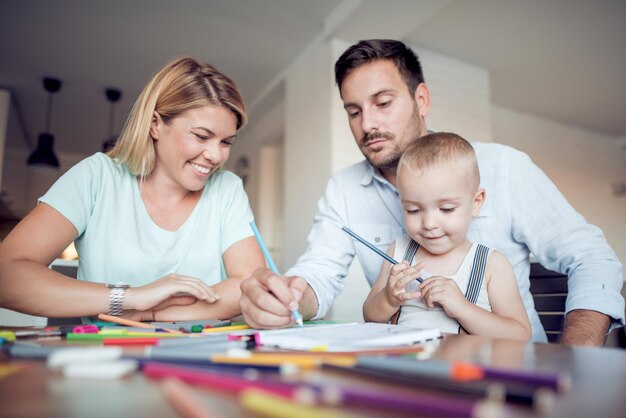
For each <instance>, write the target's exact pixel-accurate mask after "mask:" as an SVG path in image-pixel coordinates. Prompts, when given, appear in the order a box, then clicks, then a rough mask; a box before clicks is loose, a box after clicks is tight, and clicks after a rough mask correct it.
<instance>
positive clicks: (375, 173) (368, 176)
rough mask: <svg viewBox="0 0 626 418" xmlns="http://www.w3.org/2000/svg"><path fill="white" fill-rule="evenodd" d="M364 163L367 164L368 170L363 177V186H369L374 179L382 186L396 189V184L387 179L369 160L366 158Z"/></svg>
mask: <svg viewBox="0 0 626 418" xmlns="http://www.w3.org/2000/svg"><path fill="white" fill-rule="evenodd" d="M363 163H364V164H365V167H366V170H365V173H363V176H362V177H361V186H363V187H366V186H369V185H370V184H372V183H373V182H374V180H376V181H377V182H378V183H380V184H381V185H382V186H387V187H390V188H391V190H393V191H396V188H395V186H394V185H393V184H391V183H389V181H387V179H386V178H385V177H384V176H383V175H382V174H381V172H380V170H379V169H377V168H374V167H373V166H372V165H371V164H370V163H369V162H368V161H367V160H364V161H363Z"/></svg>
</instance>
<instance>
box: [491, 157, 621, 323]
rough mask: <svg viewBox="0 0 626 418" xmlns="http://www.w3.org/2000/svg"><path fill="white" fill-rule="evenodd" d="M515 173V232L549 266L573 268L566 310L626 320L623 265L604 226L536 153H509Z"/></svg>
mask: <svg viewBox="0 0 626 418" xmlns="http://www.w3.org/2000/svg"><path fill="white" fill-rule="evenodd" d="M504 156H505V158H506V161H505V162H503V164H505V167H507V170H505V172H506V173H507V175H508V176H509V179H508V180H509V186H510V199H511V205H510V207H511V211H512V219H513V237H514V239H515V240H516V241H518V242H524V243H526V245H527V246H528V248H529V249H530V251H531V252H532V253H533V254H534V255H535V256H536V257H537V259H538V260H539V262H540V263H541V264H542V265H544V266H545V267H546V268H548V269H550V270H554V271H558V272H561V273H563V274H567V276H568V296H567V302H566V311H567V312H569V311H572V310H575V309H585V310H593V311H597V312H601V313H603V314H605V315H608V316H610V317H611V318H612V319H613V323H612V325H611V327H612V328H614V327H617V326H622V325H624V298H623V297H622V295H621V289H622V285H623V270H622V265H621V263H620V262H619V260H618V258H617V256H616V254H615V252H614V251H613V250H612V249H611V247H610V246H609V245H608V243H607V241H606V239H605V237H604V234H603V232H602V230H601V229H600V228H598V227H596V226H594V225H591V224H589V223H587V222H586V221H585V219H584V218H583V217H582V216H581V215H580V214H579V213H578V212H576V210H575V209H574V208H573V207H572V206H571V205H570V204H569V203H568V202H567V200H566V199H565V197H564V196H563V195H562V194H561V192H560V191H559V190H558V189H557V187H556V186H555V185H554V184H553V183H552V181H550V179H549V178H548V177H547V176H546V175H545V174H544V173H543V171H541V169H540V168H539V167H537V166H536V165H535V164H534V163H533V162H532V161H531V160H530V158H529V157H528V156H527V155H526V154H524V153H521V152H519V151H515V150H511V152H508V153H505V154H504Z"/></svg>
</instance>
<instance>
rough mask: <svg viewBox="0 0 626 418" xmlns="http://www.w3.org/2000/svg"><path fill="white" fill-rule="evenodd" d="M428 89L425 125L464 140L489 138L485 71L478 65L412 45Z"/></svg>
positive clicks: (489, 125) (488, 102) (487, 94)
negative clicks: (428, 112)
mask: <svg viewBox="0 0 626 418" xmlns="http://www.w3.org/2000/svg"><path fill="white" fill-rule="evenodd" d="M413 50H414V51H415V52H416V53H417V55H418V57H419V59H420V62H421V64H422V71H423V74H424V79H425V81H426V85H427V86H428V88H429V90H430V100H431V108H430V114H429V115H428V118H427V119H426V125H427V126H428V128H429V129H433V130H435V131H445V132H454V133H456V134H458V135H461V136H462V137H464V138H465V139H467V140H468V141H480V142H491V141H492V139H493V134H492V122H491V87H490V84H489V72H488V71H487V70H486V69H484V68H481V67H477V66H475V65H472V64H469V63H466V62H463V61H461V60H458V59H455V58H452V57H448V56H445V55H442V54H439V53H436V52H433V51H430V50H428V49H425V48H421V47H419V46H413Z"/></svg>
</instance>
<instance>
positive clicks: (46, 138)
mask: <svg viewBox="0 0 626 418" xmlns="http://www.w3.org/2000/svg"><path fill="white" fill-rule="evenodd" d="M53 145H54V135H52V134H49V133H46V132H44V133H41V134H39V138H37V148H36V149H35V151H33V153H32V154H30V157H28V165H33V166H45V167H54V168H59V159H58V158H57V156H56V155H55V154H54V148H53Z"/></svg>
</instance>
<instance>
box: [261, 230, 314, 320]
mask: <svg viewBox="0 0 626 418" xmlns="http://www.w3.org/2000/svg"><path fill="white" fill-rule="evenodd" d="M250 227H251V228H252V232H254V236H255V237H256V240H257V242H258V243H259V247H261V251H263V256H264V257H265V260H267V264H268V265H269V266H270V270H272V271H273V272H274V274H276V275H279V276H280V272H279V271H278V267H276V263H274V259H272V255H271V254H270V252H269V250H268V249H267V247H266V246H265V241H263V238H262V237H261V233H260V232H259V229H258V228H257V227H256V223H254V221H252V222H250ZM291 316H292V317H293V319H294V320H295V321H296V323H297V324H298V325H299V326H301V327H302V326H304V322H303V321H302V314H301V313H300V311H299V310H297V309H293V310H291Z"/></svg>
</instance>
